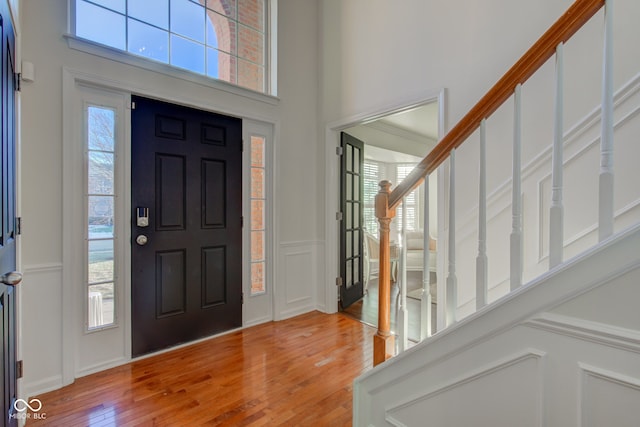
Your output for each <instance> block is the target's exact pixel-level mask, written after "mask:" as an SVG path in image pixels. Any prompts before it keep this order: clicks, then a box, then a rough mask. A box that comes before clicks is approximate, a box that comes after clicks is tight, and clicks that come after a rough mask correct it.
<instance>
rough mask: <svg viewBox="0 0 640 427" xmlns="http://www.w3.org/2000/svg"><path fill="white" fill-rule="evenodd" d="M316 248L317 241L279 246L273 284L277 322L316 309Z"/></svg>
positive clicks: (287, 243)
mask: <svg viewBox="0 0 640 427" xmlns="http://www.w3.org/2000/svg"><path fill="white" fill-rule="evenodd" d="M318 246H319V242H317V241H295V242H284V243H281V244H280V250H279V252H280V257H279V260H280V262H279V268H278V277H277V279H276V284H275V298H276V304H275V307H276V313H275V318H276V320H282V319H286V318H289V317H293V316H297V315H299V314H303V313H307V312H309V311H312V310H315V309H316V289H317V286H318V271H319V270H318V262H317V260H318Z"/></svg>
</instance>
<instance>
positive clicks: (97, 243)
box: [85, 105, 116, 330]
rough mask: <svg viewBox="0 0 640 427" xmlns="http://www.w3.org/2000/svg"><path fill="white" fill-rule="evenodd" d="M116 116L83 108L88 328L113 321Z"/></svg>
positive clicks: (96, 108)
mask: <svg viewBox="0 0 640 427" xmlns="http://www.w3.org/2000/svg"><path fill="white" fill-rule="evenodd" d="M115 120H116V113H115V111H114V110H113V109H110V108H105V107H100V106H95V105H89V106H87V108H86V129H87V135H86V151H85V154H86V157H85V159H86V163H85V171H86V172H85V189H86V205H85V207H86V223H87V228H86V233H87V234H86V236H87V238H86V258H85V259H86V272H87V274H86V284H87V297H88V300H87V307H88V308H87V310H88V312H87V316H88V329H89V330H91V329H97V328H102V327H105V326H110V325H113V324H114V322H115V316H114V313H115V304H114V298H115V295H114V294H115V262H114V260H115V257H114V250H115V239H116V234H115V233H114V224H115V215H114V213H115V157H116V156H115V148H116V147H115Z"/></svg>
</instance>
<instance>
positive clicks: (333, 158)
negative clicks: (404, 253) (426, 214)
mask: <svg viewBox="0 0 640 427" xmlns="http://www.w3.org/2000/svg"><path fill="white" fill-rule="evenodd" d="M445 98H446V90H445V89H440V90H437V91H430V92H426V93H424V94H422V95H421V96H418V97H417V98H414V99H408V100H402V101H400V102H397V103H394V104H390V105H387V106H385V107H383V108H381V109H378V110H374V111H369V112H365V113H362V114H357V115H354V116H351V117H347V118H344V119H340V120H336V121H334V122H331V123H328V124H327V125H326V127H325V171H326V174H325V206H326V211H325V277H326V278H327V280H326V283H325V288H324V296H325V298H324V301H319V304H318V305H319V306H322V305H324V307H325V311H326V312H327V313H335V312H337V311H338V295H339V292H338V287H337V286H336V281H335V278H336V277H338V276H339V275H340V266H339V253H340V251H339V244H340V240H339V235H340V234H339V233H340V227H339V224H338V221H337V220H336V212H338V211H339V210H340V201H339V199H340V192H339V191H338V190H339V188H340V187H339V186H340V168H339V167H338V159H337V155H336V148H337V147H339V146H340V132H341V131H343V130H345V129H348V128H351V127H354V126H358V125H362V124H365V123H369V122H372V121H374V120H377V119H381V118H383V117H385V116H388V115H391V114H395V113H400V112H403V111H407V110H410V109H413V108H416V107H420V106H422V105H425V104H428V103H431V102H434V101H437V102H438V132H439V138H438V139H440V138H442V136H443V135H444V131H445V130H446V114H445V112H446V108H445V101H446V99H445ZM440 173H441V172H440V171H438V174H440ZM441 181H443V180H441V179H439V182H441ZM443 194H444V192H442V191H438V205H444V203H443V200H440V199H441V198H442V195H443ZM438 233H439V234H438V235H442V236H444V233H443V234H440V230H438ZM441 252H442V251H440V250H439V251H438V271H444V260H442V261H441V260H440V258H441V257H440V253H441ZM441 265H442V267H443V268H442V269H441ZM440 282H443V281H442V280H439V281H438V286H440ZM438 292H439V293H440V292H444V289H443V290H440V289H438ZM440 305H442V304H440Z"/></svg>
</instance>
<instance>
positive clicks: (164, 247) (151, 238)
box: [131, 96, 242, 356]
mask: <svg viewBox="0 0 640 427" xmlns="http://www.w3.org/2000/svg"><path fill="white" fill-rule="evenodd" d="M132 108H133V109H132V112H131V126H132V132H131V144H132V158H131V182H132V183H131V185H132V190H131V192H132V210H133V212H132V242H131V244H132V284H131V287H132V322H133V327H132V354H133V355H134V356H138V355H142V354H145V353H149V352H152V351H155V350H159V349H162V348H166V347H170V346H173V345H176V344H179V343H184V342H189V341H192V340H195V339H197V338H202V337H205V336H208V335H212V334H214V333H217V332H221V331H225V330H229V329H232V328H236V327H240V326H241V325H242V121H241V120H240V119H236V118H231V117H226V116H221V115H218V114H213V113H208V112H204V111H199V110H195V109H192V108H186V107H181V106H176V105H172V104H168V103H165V102H160V101H154V100H151V99H146V98H142V97H137V96H134V97H132Z"/></svg>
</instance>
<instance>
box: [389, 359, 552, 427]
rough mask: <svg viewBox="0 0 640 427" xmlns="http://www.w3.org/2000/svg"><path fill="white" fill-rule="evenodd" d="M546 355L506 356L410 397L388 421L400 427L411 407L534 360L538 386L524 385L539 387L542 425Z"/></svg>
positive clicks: (537, 392)
mask: <svg viewBox="0 0 640 427" xmlns="http://www.w3.org/2000/svg"><path fill="white" fill-rule="evenodd" d="M545 355H546V353H545V352H544V351H541V350H537V349H526V350H523V351H522V352H519V353H516V354H512V355H509V356H505V357H503V358H500V359H498V360H496V361H495V362H493V363H490V364H487V365H485V366H483V367H480V368H478V369H476V370H474V371H472V372H469V373H467V374H464V375H461V376H459V377H458V378H456V379H454V380H452V381H451V382H449V383H447V384H444V385H439V386H436V387H434V388H433V389H431V390H430V391H428V392H426V393H419V394H417V395H415V396H410V397H409V398H408V399H407V400H404V401H403V402H402V403H399V404H396V405H394V406H391V407H390V408H388V409H387V410H386V421H387V422H389V423H390V424H392V425H394V426H397V427H400V426H404V425H405V424H404V423H402V422H401V421H400V420H398V419H397V415H398V414H399V413H400V412H401V411H402V410H403V409H407V408H410V407H411V406H415V405H419V404H420V403H423V402H426V401H428V400H429V399H432V398H434V397H436V396H438V395H441V394H444V393H447V392H451V391H455V390H456V389H458V388H460V387H462V386H464V385H467V384H470V383H472V382H474V381H478V380H480V379H482V378H485V377H490V376H492V375H494V374H496V373H499V372H501V371H504V370H505V369H507V368H511V367H515V366H516V365H519V364H522V363H523V362H526V361H530V360H533V361H535V364H536V372H535V376H536V377H537V378H538V380H539V381H538V382H537V384H524V386H525V387H526V386H533V387H537V390H536V396H537V397H538V399H539V401H538V402H536V406H537V411H536V412H538V417H539V422H538V423H537V424H539V425H541V420H542V411H541V410H542V391H543V389H544V375H543V371H544V366H543V363H544V358H545Z"/></svg>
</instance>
